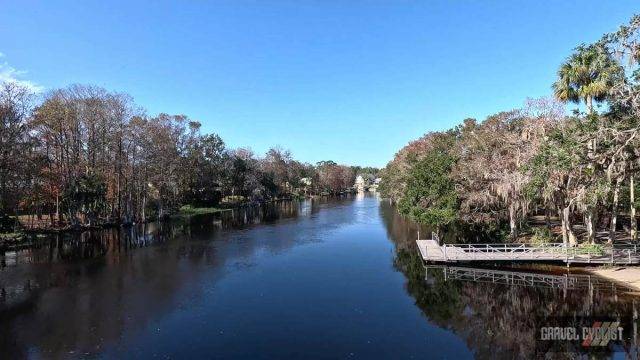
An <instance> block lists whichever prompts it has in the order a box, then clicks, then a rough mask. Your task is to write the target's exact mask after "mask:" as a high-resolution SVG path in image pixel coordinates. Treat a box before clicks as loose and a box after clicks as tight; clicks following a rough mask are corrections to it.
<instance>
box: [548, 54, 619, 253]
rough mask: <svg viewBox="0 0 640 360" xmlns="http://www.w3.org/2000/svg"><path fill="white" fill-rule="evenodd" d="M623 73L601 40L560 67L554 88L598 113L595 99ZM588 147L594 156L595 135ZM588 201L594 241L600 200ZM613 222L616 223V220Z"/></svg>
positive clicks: (592, 165)
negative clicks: (593, 202) (594, 106)
mask: <svg viewBox="0 0 640 360" xmlns="http://www.w3.org/2000/svg"><path fill="white" fill-rule="evenodd" d="M623 76H624V70H623V69H622V67H621V66H620V64H619V63H618V62H617V61H616V60H615V59H614V58H613V57H612V56H611V55H610V53H609V52H607V51H606V49H605V48H604V46H602V45H601V44H597V43H596V44H593V45H588V46H585V45H580V46H578V47H577V48H576V49H575V52H574V53H573V54H572V55H571V56H570V57H569V58H568V59H567V61H566V62H565V63H564V64H562V65H561V66H560V69H558V80H556V82H555V83H554V84H553V92H554V94H555V96H556V98H557V99H558V100H560V101H562V102H568V101H570V102H573V103H576V104H579V103H580V101H583V102H584V103H585V105H586V107H587V112H588V114H589V115H594V111H593V101H594V100H595V101H597V102H600V101H603V100H605V99H606V98H607V95H608V93H609V90H610V89H611V88H612V87H613V85H614V83H615V82H616V81H618V80H620V79H621V78H622V77H623ZM588 151H589V155H588V157H589V158H590V159H593V154H594V153H595V151H596V139H595V138H593V139H591V140H590V141H589V144H588ZM595 166H596V165H595V163H593V162H591V163H590V164H589V168H591V169H594V168H595ZM584 205H585V208H586V209H585V214H584V215H585V225H586V227H587V239H588V241H589V242H591V243H592V242H593V241H594V239H595V222H596V221H595V219H596V217H597V204H590V205H589V204H584ZM612 222H613V223H615V220H613V221H612Z"/></svg>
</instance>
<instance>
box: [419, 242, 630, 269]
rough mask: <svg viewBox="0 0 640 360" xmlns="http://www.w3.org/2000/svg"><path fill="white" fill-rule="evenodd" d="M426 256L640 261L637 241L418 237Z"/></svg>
mask: <svg viewBox="0 0 640 360" xmlns="http://www.w3.org/2000/svg"><path fill="white" fill-rule="evenodd" d="M416 242H417V244H418V250H419V251H420V255H421V256H422V259H423V260H424V261H427V262H433V263H457V262H478V261H485V262H496V261H498V262H504V261H506V262H514V261H520V262H538V261H544V262H548V261H555V262H563V263H566V264H574V263H575V264H612V265H613V264H616V265H637V264H640V254H638V246H637V245H636V244H616V245H613V246H605V248H604V251H594V250H591V249H589V248H586V249H584V248H577V247H569V246H565V245H564V244H563V243H552V244H542V245H529V244H444V245H439V244H438V241H437V240H416Z"/></svg>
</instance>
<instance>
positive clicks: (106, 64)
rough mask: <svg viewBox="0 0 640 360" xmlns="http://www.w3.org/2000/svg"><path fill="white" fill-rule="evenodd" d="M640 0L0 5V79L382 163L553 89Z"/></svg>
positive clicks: (248, 139) (247, 141)
mask: <svg viewBox="0 0 640 360" xmlns="http://www.w3.org/2000/svg"><path fill="white" fill-rule="evenodd" d="M634 12H640V3H639V2H638V1H637V0H636V1H551V0H549V1H533V0H532V1H526V2H525V1H515V0H514V1H401V0H398V1H391V0H389V1H357V0H353V1H320V0H318V1H300V0H299V1H268V0H261V1H241V0H232V1H199V0H185V1H175V2H168V1H147V2H137V1H111V0H110V1H104V0H103V1H52V0H48V1H45V0H43V1H30V0H19V1H18V0H0V52H1V53H2V54H3V56H2V58H1V59H0V78H2V77H5V78H7V77H14V78H16V77H17V78H19V79H21V80H24V81H30V82H32V83H34V84H37V85H38V86H41V87H42V88H44V89H45V90H46V89H51V88H56V87H62V86H66V85H68V84H71V83H90V84H96V85H100V86H103V87H105V88H107V89H109V90H118V91H123V92H127V93H129V94H131V95H132V96H133V97H134V98H135V100H136V102H137V103H138V104H140V105H142V106H143V107H145V108H146V109H147V111H148V113H149V114H151V115H154V114H157V113H159V112H167V113H176V114H177V113H183V114H186V115H188V116H190V117H191V118H192V119H195V120H198V121H200V122H202V123H203V130H204V131H206V132H216V133H218V134H220V136H222V138H223V139H224V140H225V142H226V143H227V144H228V145H229V146H231V147H239V146H248V147H251V148H252V149H253V150H254V151H256V152H257V153H263V152H264V151H266V150H267V149H268V148H269V147H270V146H273V145H280V146H281V147H283V148H287V149H290V150H291V151H292V153H293V155H294V157H295V158H297V159H300V160H302V161H308V162H312V163H315V162H316V161H319V160H334V161H336V162H339V163H345V164H353V165H355V164H359V165H372V166H384V164H386V162H387V161H389V160H390V159H391V158H392V157H393V154H394V153H395V152H396V151H397V150H398V149H400V148H401V147H402V146H403V145H405V144H406V143H407V142H408V141H409V140H412V139H415V138H417V137H419V136H421V135H422V134H423V133H425V132H427V131H430V130H442V129H446V128H450V127H451V126H453V125H455V124H456V123H458V122H460V121H461V120H462V119H464V118H466V117H476V118H479V119H482V118H484V117H485V116H487V115H488V114H491V113H495V112H497V111H501V110H508V109H512V108H515V107H519V106H521V105H522V104H523V101H524V100H525V99H526V98H527V97H539V96H544V95H548V94H550V85H551V83H552V82H553V80H554V76H555V72H556V69H557V67H558V65H559V64H560V62H561V61H562V60H563V59H564V58H566V57H567V56H568V55H569V53H570V52H571V49H572V48H573V47H575V46H576V45H578V44H579V43H581V42H590V41H593V40H596V39H598V38H599V37H600V36H601V35H602V34H603V33H604V32H609V31H612V30H615V29H616V28H617V27H618V26H619V25H620V24H622V23H623V22H626V21H628V19H629V18H630V17H631V15H632V14H633V13H634Z"/></svg>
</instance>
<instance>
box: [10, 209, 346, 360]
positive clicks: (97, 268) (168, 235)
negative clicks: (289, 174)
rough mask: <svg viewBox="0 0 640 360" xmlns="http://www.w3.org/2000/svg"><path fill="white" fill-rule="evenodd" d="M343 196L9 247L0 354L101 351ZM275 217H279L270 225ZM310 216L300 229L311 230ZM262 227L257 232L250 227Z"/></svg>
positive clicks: (292, 239)
mask: <svg viewBox="0 0 640 360" xmlns="http://www.w3.org/2000/svg"><path fill="white" fill-rule="evenodd" d="M339 204H340V200H337V201H336V200H327V199H320V200H315V201H304V202H291V201H283V202H275V203H270V204H267V205H263V206H250V207H245V208H242V209H234V210H230V211H225V212H222V213H218V214H210V215H198V216H194V217H190V218H182V219H176V220H172V221H170V222H158V223H149V224H144V225H140V226H135V227H131V228H125V229H106V230H92V231H85V232H82V233H66V234H54V235H51V236H50V237H48V238H44V239H40V241H39V243H38V246H37V247H36V248H33V249H28V250H20V251H17V252H9V253H7V254H5V256H4V257H2V258H1V267H0V269H1V270H0V322H1V324H2V326H0V354H5V355H7V354H10V355H11V356H10V357H11V358H23V357H34V356H35V357H41V356H43V357H47V358H48V357H60V356H63V357H66V356H69V355H71V356H73V355H74V354H75V355H92V354H93V355H95V354H100V353H101V352H102V350H103V346H104V345H105V344H109V343H112V342H114V341H118V339H122V336H124V335H123V334H125V333H131V332H132V331H133V332H135V331H140V330H141V329H144V328H145V326H147V324H148V323H149V322H150V321H151V320H152V319H154V318H155V317H157V316H158V315H159V314H164V313H167V312H170V311H171V310H172V309H175V308H180V307H181V306H186V305H185V302H184V297H183V298H182V299H180V298H176V296H175V295H176V293H177V292H178V289H181V291H182V292H183V293H184V292H187V293H190V295H189V297H188V298H197V297H198V296H200V295H199V294H201V292H202V291H203V290H202V289H198V288H197V285H199V281H201V280H198V279H199V278H201V277H202V276H207V279H208V280H207V281H211V280H215V278H216V277H221V276H224V274H225V272H226V271H229V270H228V269H229V268H231V269H235V270H237V269H242V268H243V267H246V266H251V264H250V263H247V262H246V261H245V260H243V259H246V258H248V257H249V255H250V254H253V253H255V252H259V251H263V250H267V251H274V252H278V251H283V250H285V249H287V248H289V247H292V246H295V245H296V244H299V243H300V241H303V240H304V239H301V238H300V237H298V236H296V233H295V232H292V231H291V230H290V229H287V225H286V222H287V221H289V220H292V219H297V222H298V223H300V222H303V221H304V219H305V218H306V219H308V220H307V221H309V219H310V218H312V217H315V216H317V215H318V212H319V211H320V209H321V208H323V207H335V206H339ZM344 221H349V219H348V218H346V219H345V220H344ZM275 223H280V224H281V225H280V226H278V227H270V225H271V224H275ZM321 223H322V221H321V219H320V221H318V220H317V219H316V220H314V221H313V224H316V225H318V224H320V225H318V226H320V227H321ZM304 224H306V225H304ZM310 224H311V222H308V223H303V225H304V226H302V227H301V229H300V231H304V230H307V233H308V234H313V231H314V229H313V228H309V225H310ZM256 226H259V227H261V228H260V230H259V232H258V233H255V232H254V233H255V234H254V233H247V232H245V231H248V230H249V229H252V228H254V227H256ZM333 226H335V224H334V225H333ZM305 227H307V228H306V229H305ZM258 234H259V235H258ZM305 239H306V238H305ZM205 269H206V271H205ZM189 286H193V287H194V289H188V288H187V289H185V287H189ZM136 329H137V330H136ZM80 350H81V351H82V353H81V354H78V353H77V351H80Z"/></svg>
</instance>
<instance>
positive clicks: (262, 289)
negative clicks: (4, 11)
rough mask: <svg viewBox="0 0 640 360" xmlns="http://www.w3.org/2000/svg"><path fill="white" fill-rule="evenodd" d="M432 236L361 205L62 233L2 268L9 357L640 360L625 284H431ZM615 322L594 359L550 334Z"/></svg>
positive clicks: (1, 303) (2, 317) (371, 202)
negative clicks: (581, 359) (547, 334)
mask: <svg viewBox="0 0 640 360" xmlns="http://www.w3.org/2000/svg"><path fill="white" fill-rule="evenodd" d="M417 231H418V228H417V226H416V225H415V224H413V223H411V222H410V221H407V220H406V219H404V218H402V217H401V216H399V215H398V214H397V212H396V211H395V209H394V208H393V207H391V206H390V205H389V204H388V203H386V202H384V201H380V200H378V199H377V198H376V197H374V196H355V197H353V198H343V199H327V200H314V201H304V202H283V203H277V204H272V205H268V206H263V207H260V208H250V209H244V210H234V211H232V212H225V213H223V214H217V215H201V216H196V217H192V218H189V219H186V220H181V221H173V222H172V223H163V224H148V225H146V226H144V227H140V228H131V229H126V230H115V229H111V230H103V231H93V232H85V233H83V234H67V235H60V236H58V237H57V238H54V239H50V240H47V241H43V244H42V245H41V246H40V247H38V248H36V249H32V250H23V251H20V252H17V253H8V254H6V255H5V256H4V257H3V258H2V259H1V270H0V288H1V291H2V293H1V294H0V296H1V298H0V322H1V326H0V354H2V356H1V357H2V358H86V357H91V358H94V357H99V358H136V359H137V358H151V357H162V358H245V359H267V358H269V359H273V358H278V359H284V358H305V359H308V358H319V359H323V358H326V359H336V358H360V359H372V358H388V359H398V358H402V359H405V358H431V357H436V358H450V359H466V358H505V359H506V358H509V359H511V358H517V357H523V358H530V357H533V355H534V354H535V355H537V356H541V355H545V354H546V355H558V354H560V355H562V354H565V355H566V354H567V353H569V354H572V353H589V352H593V353H595V354H596V355H597V356H598V357H605V358H608V357H621V358H624V357H625V355H627V356H629V355H630V356H635V353H634V351H636V350H635V348H634V347H633V344H634V342H635V341H636V339H637V336H636V337H635V338H634V334H635V333H634V331H635V327H636V326H637V325H636V323H635V321H634V320H633V319H634V315H635V316H636V318H637V309H636V298H635V297H632V296H630V295H627V294H625V293H624V291H623V290H622V289H619V288H618V287H617V286H615V284H611V283H607V282H606V281H602V280H599V279H595V278H594V279H593V284H597V286H593V285H589V286H588V287H586V288H582V287H580V286H578V285H579V284H581V283H580V281H582V280H584V279H585V278H584V277H582V278H581V277H580V276H581V275H573V274H566V273H564V274H563V273H562V270H558V269H557V268H549V269H548V270H549V271H547V272H544V273H545V274H547V275H549V276H551V279H554V277H553V276H565V277H566V278H567V279H569V280H568V282H565V284H568V283H575V284H577V285H576V287H575V288H572V287H570V286H564V287H562V286H560V287H558V286H556V285H557V284H556V283H554V282H553V281H551V280H548V279H547V278H544V279H546V280H544V281H541V282H535V281H532V282H531V284H530V285H527V284H526V283H525V284H516V283H508V284H507V283H500V281H498V282H497V283H494V282H492V281H487V279H489V278H492V279H493V280H495V276H498V277H499V276H500V274H502V275H504V273H498V275H495V274H491V275H490V277H487V276H486V274H485V277H484V281H482V280H481V279H476V280H474V279H469V278H468V277H467V278H465V279H464V280H456V279H452V278H451V277H452V276H453V275H456V274H460V273H459V271H457V270H456V269H455V268H445V269H440V268H433V269H429V271H428V272H427V270H425V267H424V266H423V264H422V262H421V261H420V259H419V258H418V256H417V253H416V249H415V242H414V240H415V238H416V236H417ZM422 231H423V233H426V229H422ZM489 270H492V269H491V268H489ZM500 271H502V270H500ZM528 273H529V274H539V273H541V272H540V271H539V269H537V270H536V271H534V272H528ZM474 276H475V274H474ZM576 278H577V279H578V280H579V281H578V280H576V281H574V282H571V281H573V279H576ZM505 279H514V277H513V274H512V275H511V277H509V275H508V274H507V275H506V277H505ZM526 281H528V280H526V279H525V282H526ZM545 281H547V283H548V285H549V286H545V284H546V283H545ZM549 281H551V282H549ZM507 282H508V281H507ZM589 284H592V282H591V278H589ZM609 318H611V319H616V320H618V321H620V322H621V325H620V326H621V327H623V328H624V337H625V338H624V340H623V341H618V342H615V343H614V342H612V343H611V344H609V345H607V346H600V347H594V346H591V347H585V346H582V345H581V342H579V341H572V342H571V341H549V340H543V339H541V336H540V333H541V328H542V327H547V326H556V325H558V326H565V327H566V326H569V325H571V326H574V325H575V326H578V325H580V326H584V325H591V323H592V322H593V321H594V320H598V319H605V320H606V319H609ZM636 333H637V331H636Z"/></svg>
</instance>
